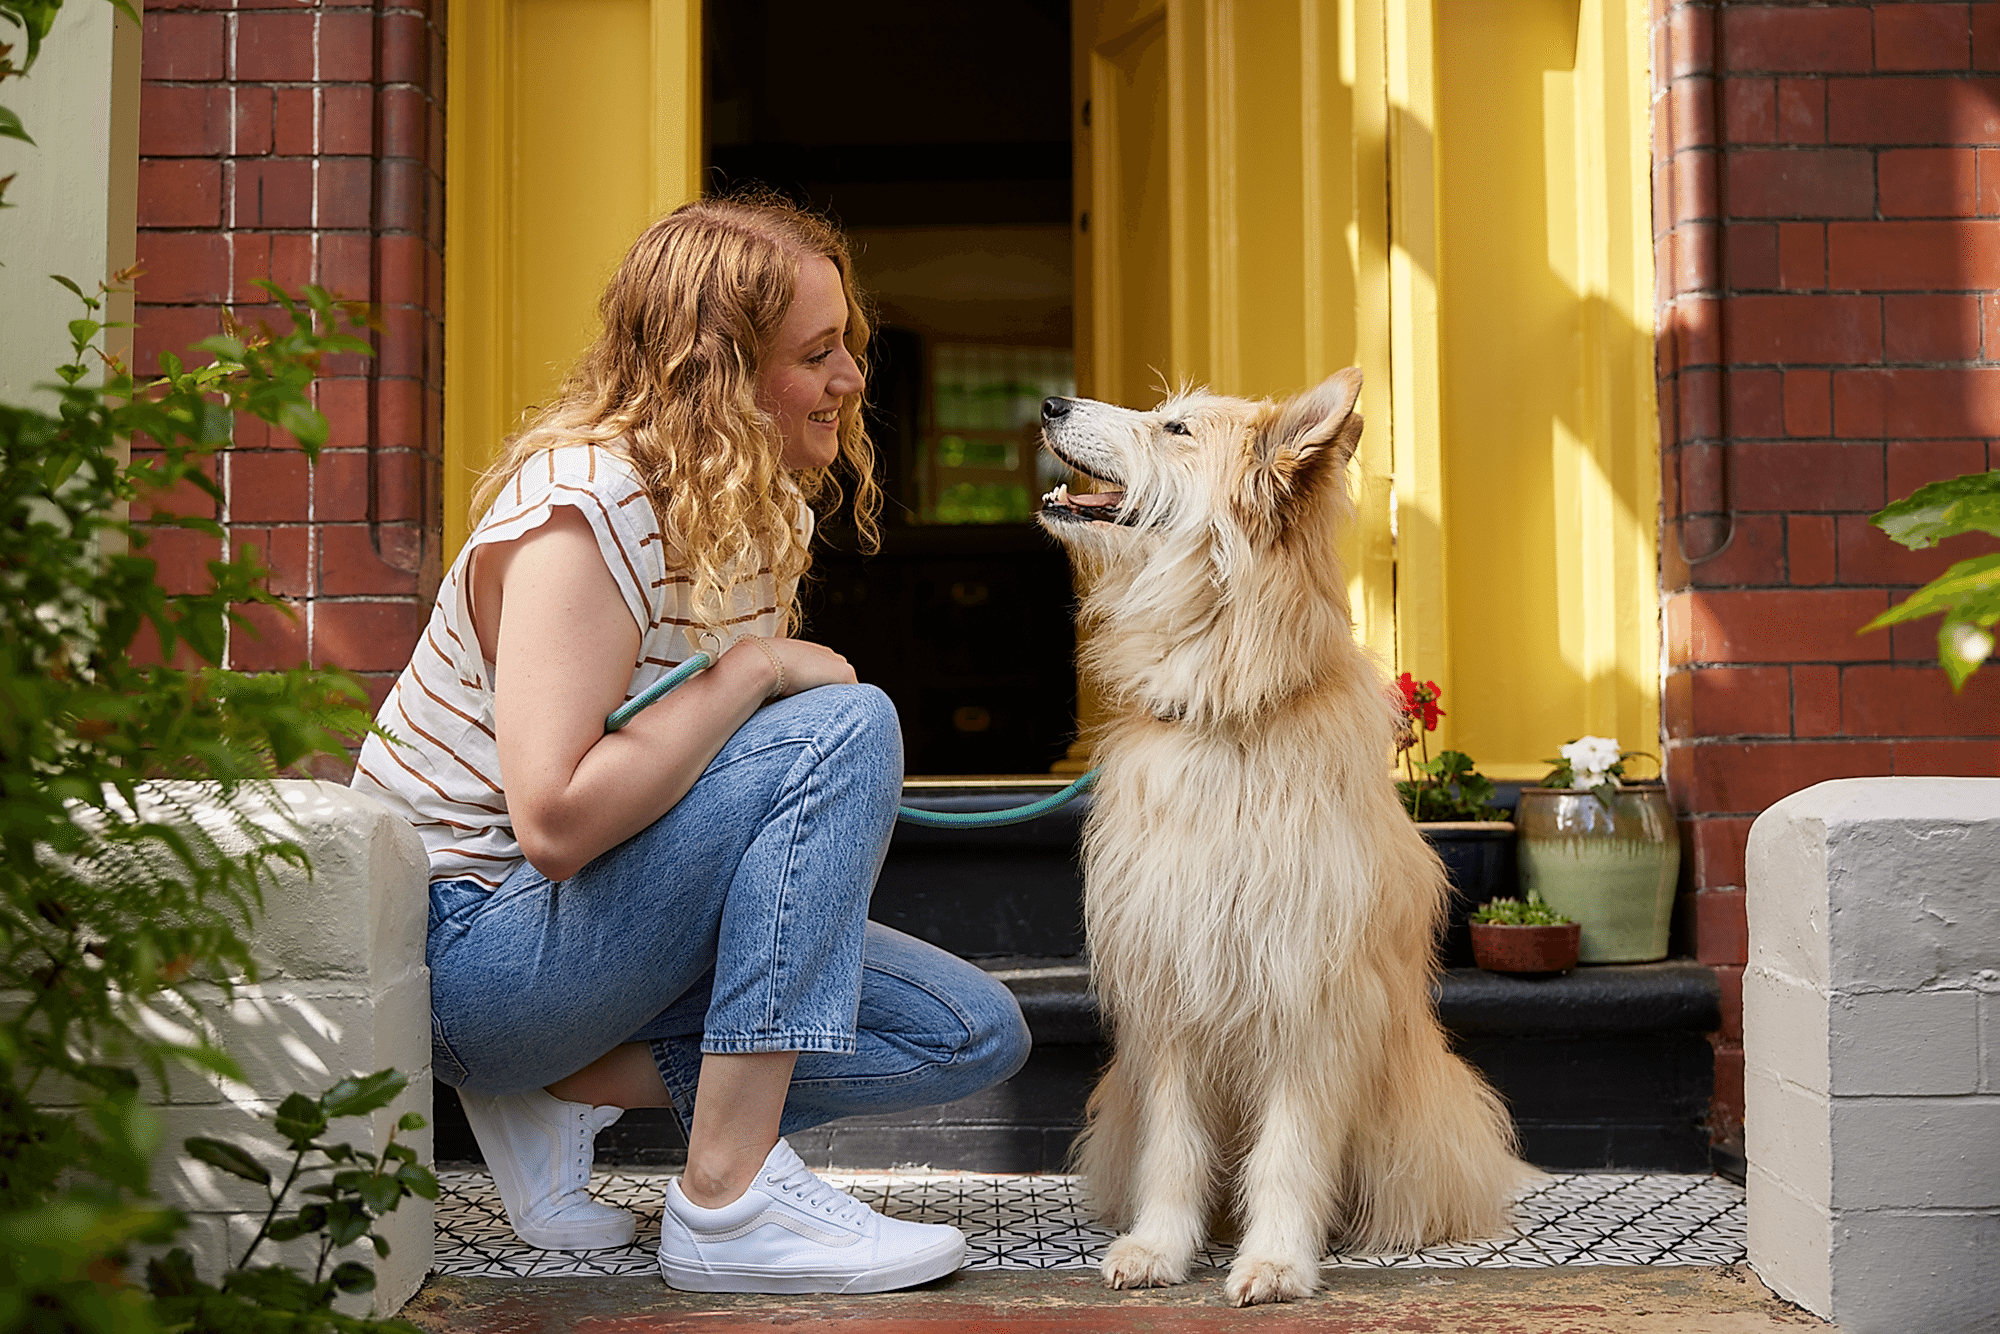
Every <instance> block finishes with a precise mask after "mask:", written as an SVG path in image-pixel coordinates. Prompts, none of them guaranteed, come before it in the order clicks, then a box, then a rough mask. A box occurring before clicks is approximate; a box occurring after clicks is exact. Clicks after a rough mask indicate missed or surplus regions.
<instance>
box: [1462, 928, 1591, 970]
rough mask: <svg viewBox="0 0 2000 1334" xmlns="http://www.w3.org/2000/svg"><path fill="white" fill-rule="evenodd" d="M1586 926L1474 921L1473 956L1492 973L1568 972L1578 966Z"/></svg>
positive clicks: (1482, 966)
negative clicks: (1528, 924) (1577, 953)
mask: <svg viewBox="0 0 2000 1334" xmlns="http://www.w3.org/2000/svg"><path fill="white" fill-rule="evenodd" d="M1582 937H1583V928H1582V927H1580V926H1578V925H1577V924H1576V923H1575V922H1564V923H1563V924H1562V925H1561V926H1508V925H1505V924H1504V923H1500V922H1474V923H1473V924H1472V957H1473V958H1474V959H1476V960H1477V961H1478V963H1479V966H1480V967H1481V968H1484V969H1485V970H1486V971H1487V972H1489V973H1566V972H1568V971H1569V970H1570V969H1572V968H1574V967H1576V947H1577V943H1578V942H1579V941H1580V940H1581V939H1582Z"/></svg>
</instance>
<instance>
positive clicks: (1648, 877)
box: [1514, 736, 1681, 963]
mask: <svg viewBox="0 0 2000 1334" xmlns="http://www.w3.org/2000/svg"><path fill="white" fill-rule="evenodd" d="M1641 754H1642V752H1638V751H1627V750H1622V749H1620V747H1619V745H1618V742H1617V741H1615V740H1613V739H1612V738H1610V737H1600V736H1586V737H1579V738H1578V739H1576V740H1575V741H1572V742H1570V743H1569V744H1567V745H1565V746H1564V747H1563V748H1562V754H1561V756H1560V758H1558V759H1554V760H1551V761H1549V763H1550V764H1551V765H1553V766H1554V767H1553V768H1551V769H1550V770H1549V773H1548V776H1547V777H1545V778H1544V779H1542V784H1541V786H1540V787H1531V788H1523V789H1522V790H1521V801H1520V805H1519V806H1518V807H1517V808H1516V810H1515V813H1514V823H1515V825H1516V827H1517V828H1518V829H1519V831H1520V834H1519V847H1520V879H1521V888H1522V890H1523V891H1524V892H1526V893H1530V894H1537V895H1539V896H1540V897H1541V898H1542V899H1543V900H1544V901H1545V902H1547V903H1548V904H1549V905H1550V906H1551V907H1553V908H1555V909H1556V910H1557V911H1559V912H1561V913H1564V914H1566V915H1567V916H1569V917H1572V918H1574V919H1575V920H1576V922H1577V923H1578V924H1579V925H1580V926H1581V927H1582V928H1583V936H1582V942H1581V945H1580V947H1579V951H1578V956H1577V957H1578V959H1579V961H1581V962H1583V963H1646V962H1650V961H1652V960H1654V959H1664V958H1666V957H1667V928H1668V926H1669V924H1670V922H1671V919H1672V916H1673V906H1674V885H1675V881H1676V880H1677V878H1678V876H1679V874H1680V861H1681V846H1680V832H1679V829H1678V827H1677V826H1676V824H1675V822H1674V811H1673V807H1672V806H1671V805H1670V804H1668V801H1667V791H1666V788H1665V787H1664V786H1662V785H1661V784H1660V783H1658V782H1651V783H1628V782H1626V781H1625V762H1626V761H1627V760H1630V759H1634V758H1636V757H1638V756H1639V755H1641ZM1647 758H1651V757H1650V756H1647Z"/></svg>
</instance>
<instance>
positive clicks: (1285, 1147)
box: [1224, 1068, 1347, 1306]
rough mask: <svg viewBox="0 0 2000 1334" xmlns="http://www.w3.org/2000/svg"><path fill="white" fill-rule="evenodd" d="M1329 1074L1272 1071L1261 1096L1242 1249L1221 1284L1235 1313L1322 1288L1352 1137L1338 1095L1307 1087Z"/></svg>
mask: <svg viewBox="0 0 2000 1334" xmlns="http://www.w3.org/2000/svg"><path fill="white" fill-rule="evenodd" d="M1325 1074H1326V1072H1325V1071H1324V1070H1321V1069H1303V1070H1302V1069H1297V1068H1294V1069H1289V1070H1276V1071H1272V1072H1271V1073H1270V1076H1269V1080H1270V1082H1269V1086H1268V1087H1267V1088H1266V1089H1265V1090H1263V1094H1264V1113H1263V1117H1262V1120H1261V1121H1260V1123H1259V1125H1258V1127H1257V1138H1256V1141H1255V1143H1253V1144H1252V1145H1251V1146H1250V1152H1249V1153H1248V1154H1247V1155H1246V1156H1245V1157H1244V1160H1243V1177H1242V1183H1241V1191H1242V1194H1241V1204H1242V1210H1243V1217H1244V1223H1245V1231H1244V1235H1243V1242H1242V1244H1241V1245H1240V1246H1239V1247H1238V1248H1237V1251H1236V1262H1235V1263H1234V1264H1233V1265H1231V1266H1230V1267H1229V1279H1228V1282H1227V1283H1226V1284H1225V1285H1224V1291H1225V1292H1226V1293H1227V1294H1228V1297H1229V1300H1230V1301H1232V1302H1234V1303H1235V1304H1236V1305H1238V1306H1251V1305H1254V1304H1256V1303H1259V1302H1283V1301H1290V1300H1292V1299H1293V1298H1294V1297H1303V1296H1305V1295H1306V1294H1307V1293H1310V1292H1312V1291H1313V1290H1314V1289H1316V1288H1318V1287H1319V1261H1320V1255H1321V1253H1322V1252H1323V1251H1324V1250H1325V1247H1326V1238H1327V1231H1328V1224H1329V1223H1330V1222H1331V1220H1332V1215H1333V1208H1334V1203H1335V1192H1336V1189H1337V1186H1338V1170H1339V1163H1340V1156H1341V1152H1342V1148H1343V1145H1344V1143H1345V1140H1346V1138H1347V1116H1346V1114H1345V1109H1344V1108H1343V1107H1342V1106H1340V1104H1341V1103H1342V1102H1343V1101H1344V1100H1343V1099H1342V1098H1341V1097H1340V1095H1339V1094H1338V1093H1336V1092H1334V1091H1333V1090H1332V1089H1331V1088H1329V1087H1324V1086H1322V1087H1320V1088H1318V1089H1308V1088H1306V1087H1304V1082H1305V1081H1306V1080H1310V1079H1312V1078H1314V1077H1315V1076H1318V1077H1320V1078H1322V1079H1324V1077H1325ZM1315 1093H1317V1094H1319V1095H1320V1096H1317V1097H1315V1096H1314V1094H1315ZM1328 1095H1331V1096H1328Z"/></svg>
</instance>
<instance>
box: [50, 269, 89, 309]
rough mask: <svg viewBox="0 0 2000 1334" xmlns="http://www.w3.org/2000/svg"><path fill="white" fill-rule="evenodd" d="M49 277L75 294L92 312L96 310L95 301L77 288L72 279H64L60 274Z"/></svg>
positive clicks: (52, 274)
mask: <svg viewBox="0 0 2000 1334" xmlns="http://www.w3.org/2000/svg"><path fill="white" fill-rule="evenodd" d="M49 277H51V278H53V279H55V281H57V282H59V283H61V284H62V285H63V286H64V287H67V288H68V289H69V290H70V291H72V292H74V293H76V294H77V296H78V297H79V298H81V299H82V301H83V303H84V304H85V305H87V306H89V307H90V308H91V309H92V310H95V309H97V301H96V299H95V298H94V297H92V296H91V295H90V294H89V293H87V292H85V291H84V290H83V289H82V288H81V287H78V286H77V285H76V281H75V280H74V279H72V278H65V277H63V276H62V275H61V274H60V273H51V274H50V275H49Z"/></svg>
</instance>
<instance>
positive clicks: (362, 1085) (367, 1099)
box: [319, 1070, 410, 1118]
mask: <svg viewBox="0 0 2000 1334" xmlns="http://www.w3.org/2000/svg"><path fill="white" fill-rule="evenodd" d="M409 1082H410V1081H409V1078H408V1076H406V1075H404V1074H403V1072H402V1071H400V1070H377V1071H376V1072H375V1073H374V1074H372V1075H364V1076H362V1077H361V1078H360V1079H355V1078H352V1077H349V1078H347V1079H343V1080H341V1081H340V1082H339V1083H338V1084H335V1085H334V1086H333V1087H332V1088H330V1089H328V1090H327V1091H326V1092H325V1093H323V1094H321V1095H320V1100H319V1101H320V1106H321V1107H323V1108H325V1109H326V1114H327V1116H328V1118H333V1117H340V1116H366V1115H367V1114H368V1113H370V1112H377V1111H380V1110H381V1109H382V1108H384V1107H387V1106H388V1105H389V1104H390V1103H392V1102H394V1101H395V1100H396V1095H397V1094H399V1093H401V1092H402V1091H403V1089H404V1087H405V1086H407V1085H408V1084H409Z"/></svg>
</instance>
